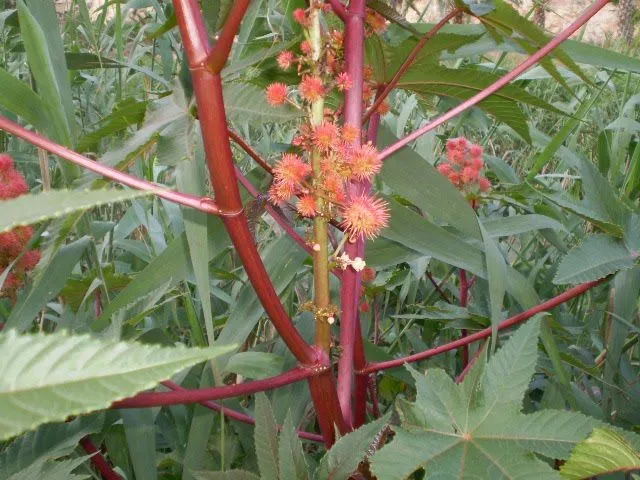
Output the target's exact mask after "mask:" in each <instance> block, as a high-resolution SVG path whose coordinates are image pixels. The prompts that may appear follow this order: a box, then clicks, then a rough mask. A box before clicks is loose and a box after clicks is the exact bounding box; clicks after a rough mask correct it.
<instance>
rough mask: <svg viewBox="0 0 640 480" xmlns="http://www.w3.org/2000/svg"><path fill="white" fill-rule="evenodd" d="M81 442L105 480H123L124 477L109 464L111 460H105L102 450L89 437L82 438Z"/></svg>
mask: <svg viewBox="0 0 640 480" xmlns="http://www.w3.org/2000/svg"><path fill="white" fill-rule="evenodd" d="M79 443H80V446H81V447H82V448H83V449H84V451H85V452H87V453H88V454H89V455H91V458H90V460H91V463H93V466H94V467H96V469H97V470H98V471H99V472H100V474H101V475H102V478H104V479H105V480H122V477H121V476H120V475H118V474H117V473H116V472H115V470H114V469H113V468H112V467H111V465H109V462H107V461H106V460H105V458H104V457H103V456H102V453H100V450H98V449H97V448H96V446H95V445H94V444H93V442H92V441H91V439H90V438H89V437H84V438H82V439H81V440H80V442H79Z"/></svg>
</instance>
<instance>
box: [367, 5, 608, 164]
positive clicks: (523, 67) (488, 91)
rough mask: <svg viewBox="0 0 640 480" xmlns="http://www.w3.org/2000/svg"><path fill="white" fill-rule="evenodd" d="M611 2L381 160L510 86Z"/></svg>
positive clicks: (400, 142)
mask: <svg viewBox="0 0 640 480" xmlns="http://www.w3.org/2000/svg"><path fill="white" fill-rule="evenodd" d="M610 1H611V0H597V1H596V2H594V3H593V5H591V6H590V7H589V8H588V9H587V10H586V11H585V12H584V13H583V14H582V15H580V17H578V19H577V20H576V21H574V22H573V23H571V25H569V26H568V27H567V28H566V29H564V30H563V31H562V32H561V33H560V34H558V35H557V36H556V37H555V38H553V40H551V41H550V42H549V43H547V44H546V45H545V46H544V47H542V48H541V49H540V50H538V51H537V52H536V53H534V54H533V55H531V56H530V57H528V58H527V59H526V60H525V61H523V62H522V63H521V64H520V65H518V66H517V67H516V68H514V69H513V70H512V71H511V72H509V73H508V74H506V75H505V76H504V77H502V78H501V79H500V80H498V81H496V82H495V83H493V84H491V85H490V86H488V87H487V88H485V89H484V90H482V91H481V92H479V93H478V94H476V95H474V96H473V97H471V98H470V99H468V100H466V101H464V102H462V103H461V104H460V105H458V106H457V107H455V108H454V109H452V110H450V111H449V112H447V113H445V114H444V115H441V116H439V117H438V118H436V119H435V120H432V121H431V122H429V123H428V124H427V125H425V126H424V127H422V128H419V129H418V130H416V131H415V132H413V133H411V134H409V135H407V136H406V137H404V138H401V139H400V140H398V141H397V142H396V143H394V144H392V145H389V146H388V147H387V148H385V149H384V150H383V151H382V152H380V158H381V159H383V160H384V159H385V158H387V157H389V156H390V155H392V154H394V153H395V152H397V151H398V150H400V149H401V148H403V147H404V146H405V145H407V144H409V143H411V142H412V141H414V140H415V139H416V138H418V137H420V136H421V135H424V134H425V133H427V132H430V131H431V130H434V129H435V128H437V127H439V126H440V125H442V124H443V123H445V122H448V121H449V120H451V119H452V118H454V117H456V116H457V115H460V114H461V113H462V112H464V111H466V110H468V109H470V108H471V107H473V106H474V105H476V104H478V103H480V102H481V101H482V100H484V99H485V98H487V97H490V96H491V95H493V94H494V93H496V92H497V91H498V90H500V89H501V88H502V87H504V86H505V85H508V84H509V83H511V82H512V81H513V80H515V79H516V78H517V77H518V76H520V75H522V74H523V73H524V72H526V71H527V70H529V69H530V68H531V67H532V66H533V65H535V64H536V63H538V62H539V61H540V59H542V58H543V57H545V56H546V55H548V54H549V53H550V52H552V51H553V50H555V49H556V48H558V46H559V45H560V44H561V43H562V42H564V41H565V40H567V39H568V38H569V37H570V36H571V35H573V34H574V33H575V32H576V31H578V29H580V28H581V27H582V26H583V25H584V24H585V23H587V22H588V21H589V19H590V18H591V17H593V16H594V15H595V14H596V13H598V12H599V11H600V10H602V8H604V6H605V5H607V4H608V3H609V2H610Z"/></svg>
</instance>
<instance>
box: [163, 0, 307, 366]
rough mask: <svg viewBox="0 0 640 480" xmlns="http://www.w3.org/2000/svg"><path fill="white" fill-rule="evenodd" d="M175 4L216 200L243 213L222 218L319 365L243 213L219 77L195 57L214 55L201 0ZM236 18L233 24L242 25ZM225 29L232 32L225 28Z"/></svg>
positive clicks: (299, 347) (267, 300)
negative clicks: (257, 246)
mask: <svg viewBox="0 0 640 480" xmlns="http://www.w3.org/2000/svg"><path fill="white" fill-rule="evenodd" d="M240 3H244V2H237V3H236V6H234V10H233V12H236V13H237V11H238V8H239V7H238V8H236V7H237V5H238V4H240ZM174 5H175V9H176V16H177V19H178V25H179V26H180V31H181V34H182V38H183V43H184V45H185V49H186V51H187V56H188V58H189V67H190V69H191V76H192V78H193V85H194V91H195V96H196V101H197V104H198V107H199V108H198V118H199V119H200V123H201V125H202V132H203V135H202V136H203V140H204V148H205V152H206V156H207V163H208V165H209V173H210V176H211V184H212V185H213V190H214V192H215V194H216V196H219V197H220V204H219V205H220V208H221V209H223V210H225V211H234V212H238V211H239V212H241V213H239V214H238V215H236V216H233V217H223V221H224V224H225V227H226V228H227V231H228V233H229V236H230V238H231V241H232V242H233V245H234V246H235V248H236V251H237V252H238V255H239V256H240V259H241V260H242V263H243V265H244V267H245V270H246V272H247V276H248V277H249V281H250V282H251V284H252V285H253V287H254V289H255V290H256V294H257V295H258V297H259V299H260V302H261V303H262V305H263V306H264V309H265V311H266V312H267V315H269V317H270V318H271V321H272V322H273V324H274V326H275V327H276V329H277V330H278V333H279V334H280V336H281V337H282V339H283V340H284V341H285V343H286V344H287V346H288V347H289V349H290V350H291V352H292V353H293V355H294V356H295V357H296V358H297V359H298V360H299V361H300V362H301V363H303V364H313V363H315V354H314V351H313V350H312V349H311V347H310V346H309V345H308V344H307V343H306V342H305V341H304V339H303V338H302V336H301V335H300V333H299V332H298V331H297V330H296V328H295V326H294V325H293V322H292V321H291V318H290V317H289V315H288V314H287V312H286V310H285V308H284V306H283V305H282V302H280V299H279V298H278V294H277V292H276V290H275V288H274V287H273V283H271V280H270V279H269V276H268V274H267V271H266V269H265V267H264V263H263V262H262V259H261V258H260V254H259V253H258V250H257V248H256V245H255V243H254V240H253V236H252V234H251V231H250V230H249V224H248V222H247V217H246V214H245V213H244V212H242V208H243V207H242V200H241V198H240V190H239V189H238V184H237V182H236V173H235V168H234V163H233V156H232V153H231V144H230V142H229V135H228V127H227V117H226V113H225V107H224V99H223V96H222V81H221V78H220V75H219V74H217V73H214V72H212V71H210V70H207V69H205V68H204V67H203V65H202V64H201V63H200V64H199V63H197V62H195V61H194V59H199V58H203V57H205V58H206V57H207V54H208V52H209V51H210V46H209V43H208V39H207V36H206V35H207V33H206V28H204V20H203V18H202V14H201V13H200V10H199V9H198V8H199V7H198V2H197V0H175V1H174ZM233 12H232V13H233ZM233 18H234V21H239V20H237V19H235V17H233ZM194 22H195V23H196V24H198V25H199V26H198V27H197V28H195V27H194V26H193V23H194ZM224 31H231V30H230V29H227V28H226V27H225V29H224ZM227 53H228V52H227ZM225 61H226V57H225Z"/></svg>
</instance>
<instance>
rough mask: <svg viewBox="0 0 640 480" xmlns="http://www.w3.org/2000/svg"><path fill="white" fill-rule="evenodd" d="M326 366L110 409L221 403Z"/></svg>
mask: <svg viewBox="0 0 640 480" xmlns="http://www.w3.org/2000/svg"><path fill="white" fill-rule="evenodd" d="M324 369H325V367H322V366H319V367H316V368H313V367H309V368H307V367H296V368H294V369H291V370H289V371H288V372H285V373H281V374H280V375H276V376H275V377H270V378H265V379H262V380H254V381H251V382H246V383H238V384H233V385H224V386H220V387H211V388H200V389H196V390H180V391H174V392H144V393H139V394H138V395H136V396H135V397H131V398H126V399H124V400H120V401H117V402H114V403H113V404H112V405H111V407H109V408H144V407H159V406H166V405H182V404H187V403H199V402H203V401H205V400H219V399H221V398H231V397H240V396H243V395H251V394H252V393H256V392H263V391H265V390H271V389H274V388H278V387H284V386H285V385H289V384H290V383H295V382H299V381H300V380H304V379H306V378H309V377H312V376H314V375H319V374H320V373H322V372H323V371H324Z"/></svg>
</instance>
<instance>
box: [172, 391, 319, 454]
mask: <svg viewBox="0 0 640 480" xmlns="http://www.w3.org/2000/svg"><path fill="white" fill-rule="evenodd" d="M162 385H164V386H165V387H167V388H169V389H171V390H177V391H186V389H185V388H183V387H181V386H180V385H178V384H177V383H175V382H172V381H170V380H168V381H166V382H162ZM198 403H200V405H202V406H203V407H206V408H208V409H210V410H213V411H214V412H222V413H223V414H224V416H225V417H228V418H233V419H234V420H238V421H239V422H242V423H246V424H249V425H255V424H256V419H255V418H253V417H252V416H251V415H247V414H246V413H242V412H238V411H237V410H234V409H232V408H229V407H225V406H223V405H220V404H219V403H216V402H212V401H210V400H208V401H202V402H198ZM281 428H282V426H280V425H279V426H278V429H281ZM297 433H298V436H299V437H300V438H303V439H305V440H310V441H312V442H323V441H324V439H323V438H322V435H319V434H317V433H311V432H305V431H304V430H298V431H297Z"/></svg>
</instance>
